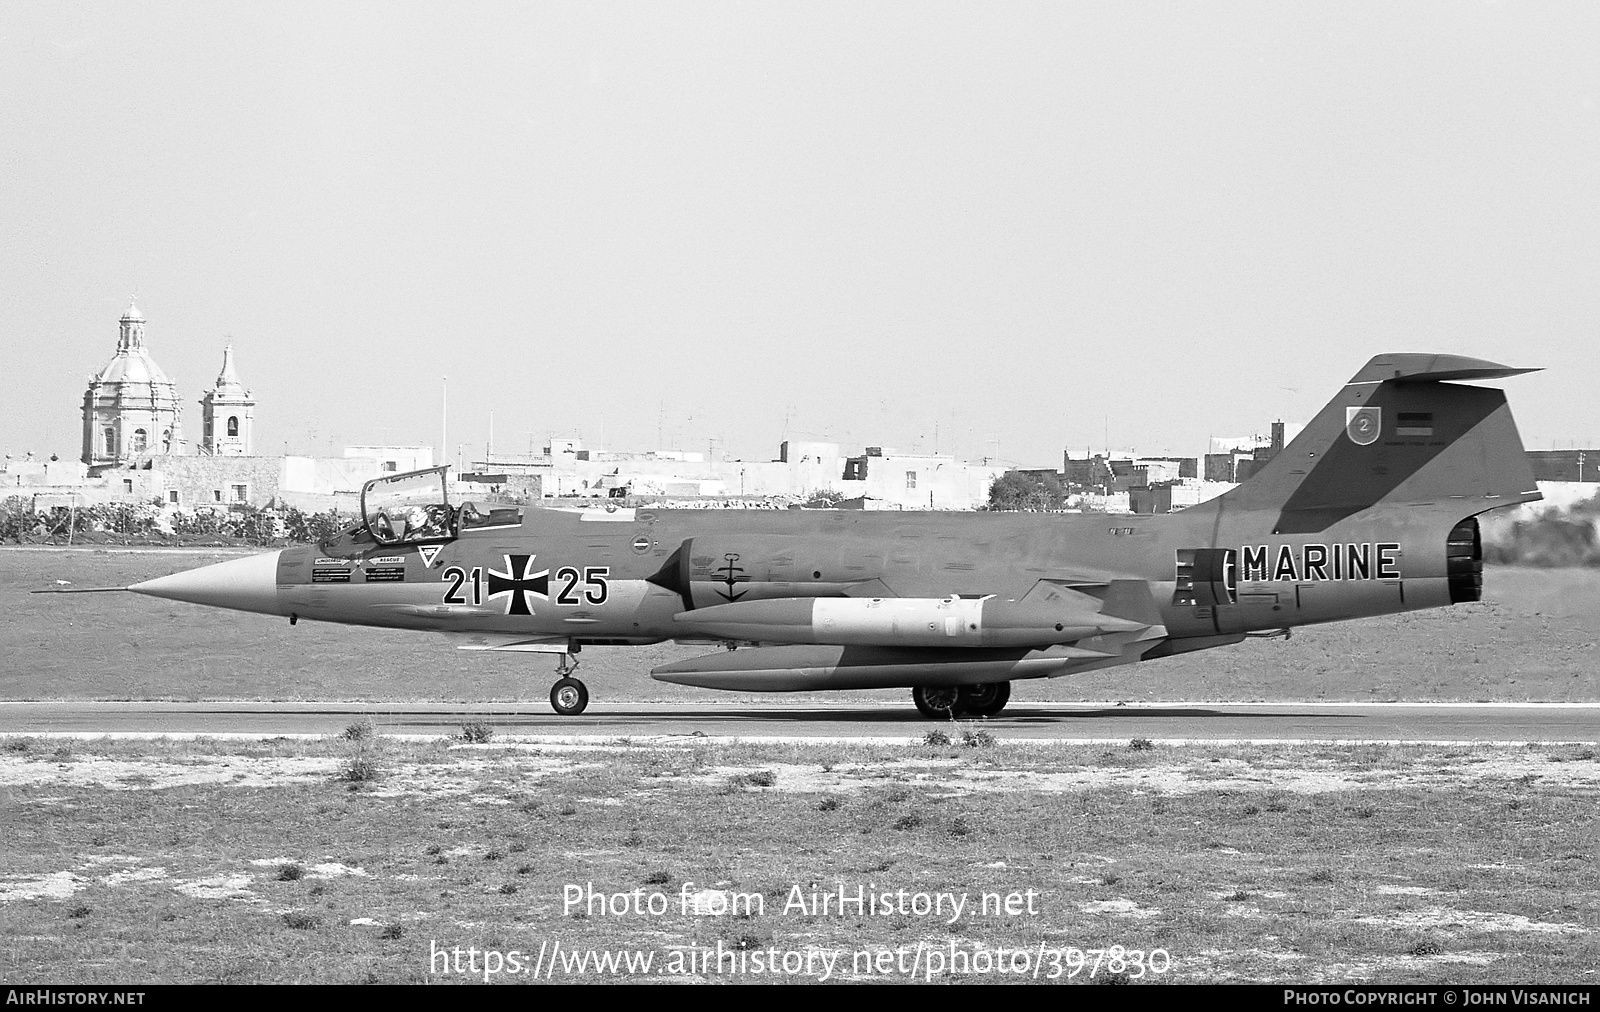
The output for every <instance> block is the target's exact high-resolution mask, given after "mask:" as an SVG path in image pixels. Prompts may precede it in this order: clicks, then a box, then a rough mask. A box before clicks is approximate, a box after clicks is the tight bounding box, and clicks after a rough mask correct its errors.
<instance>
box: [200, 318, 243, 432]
mask: <svg viewBox="0 0 1600 1012" xmlns="http://www.w3.org/2000/svg"><path fill="white" fill-rule="evenodd" d="M255 414H256V402H255V398H253V397H251V396H250V391H248V390H246V389H245V388H244V384H243V383H240V382H239V374H238V373H237V372H235V371H234V368H233V345H231V344H230V345H228V346H227V347H226V348H224V349H223V350H222V371H221V372H220V373H218V374H217V383H216V386H214V387H212V388H211V389H210V390H207V391H206V394H205V396H204V397H202V398H200V418H201V421H202V423H203V425H204V427H205V434H204V436H203V437H202V439H201V441H200V451H201V452H202V453H205V454H209V455H210V456H213V457H251V456H254V455H255V452H256V438H255V424H256V423H255Z"/></svg>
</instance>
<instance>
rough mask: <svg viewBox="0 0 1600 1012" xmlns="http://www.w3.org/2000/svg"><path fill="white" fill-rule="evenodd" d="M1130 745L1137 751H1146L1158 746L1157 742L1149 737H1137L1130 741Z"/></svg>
mask: <svg viewBox="0 0 1600 1012" xmlns="http://www.w3.org/2000/svg"><path fill="white" fill-rule="evenodd" d="M1128 747H1129V748H1131V749H1133V750H1134V751H1135V752H1146V751H1149V750H1150V749H1153V748H1155V747H1156V743H1155V742H1153V741H1151V740H1150V739H1149V738H1135V739H1133V740H1132V741H1130V742H1128Z"/></svg>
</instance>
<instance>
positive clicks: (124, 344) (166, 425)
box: [82, 304, 187, 468]
mask: <svg viewBox="0 0 1600 1012" xmlns="http://www.w3.org/2000/svg"><path fill="white" fill-rule="evenodd" d="M144 323H145V320H144V314H142V313H140V312H139V307H138V306H136V305H132V304H130V305H129V306H128V310H127V312H125V313H123V314H122V320H121V321H120V326H121V330H120V333H119V334H118V337H117V353H116V355H115V356H114V357H113V358H112V359H111V361H110V362H108V363H106V366H105V368H103V369H101V370H100V371H99V372H98V373H96V374H95V376H94V378H93V379H91V380H90V381H89V389H88V390H87V391H85V393H84V395H83V457H82V459H83V462H84V463H85V464H88V465H89V466H90V467H91V468H99V467H113V466H116V465H119V464H125V463H127V462H129V461H132V460H135V459H137V458H139V457H143V456H147V455H150V454H163V455H172V456H177V455H182V454H183V453H185V452H186V451H187V444H186V443H185V441H184V438H183V407H182V405H181V404H179V402H178V390H177V385H176V384H174V383H173V382H172V380H171V379H170V378H168V376H167V374H166V373H164V372H162V371H161V367H160V366H158V365H156V362H155V359H153V358H151V357H150V352H149V351H148V350H147V349H146V348H145V344H144Z"/></svg>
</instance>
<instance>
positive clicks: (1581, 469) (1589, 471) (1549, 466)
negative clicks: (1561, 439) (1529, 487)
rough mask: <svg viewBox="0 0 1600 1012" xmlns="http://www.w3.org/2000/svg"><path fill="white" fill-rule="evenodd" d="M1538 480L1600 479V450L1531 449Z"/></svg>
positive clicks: (1529, 456)
mask: <svg viewBox="0 0 1600 1012" xmlns="http://www.w3.org/2000/svg"><path fill="white" fill-rule="evenodd" d="M1528 463H1529V464H1532V465H1533V477H1534V478H1535V479H1536V480H1538V481H1600V450H1529V451H1528Z"/></svg>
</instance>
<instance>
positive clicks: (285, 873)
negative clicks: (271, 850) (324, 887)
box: [278, 861, 306, 882]
mask: <svg viewBox="0 0 1600 1012" xmlns="http://www.w3.org/2000/svg"><path fill="white" fill-rule="evenodd" d="M305 875H306V872H305V869H304V868H301V867H300V866H299V865H297V864H295V863H294V862H293V861H291V862H289V863H288V864H280V865H278V881H279V882H298V881H300V880H301V879H302V878H305Z"/></svg>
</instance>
